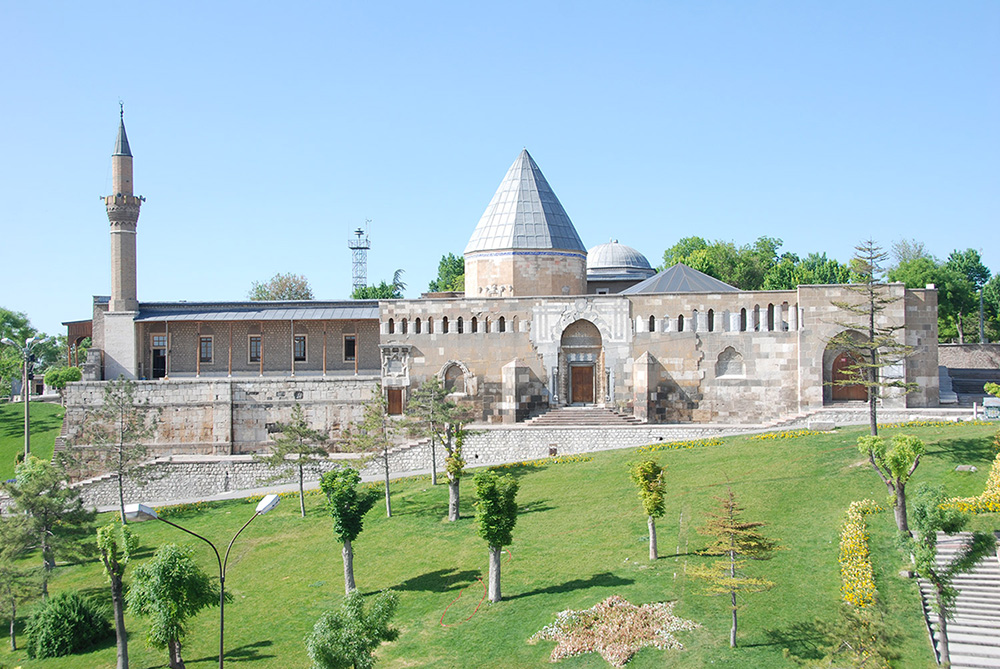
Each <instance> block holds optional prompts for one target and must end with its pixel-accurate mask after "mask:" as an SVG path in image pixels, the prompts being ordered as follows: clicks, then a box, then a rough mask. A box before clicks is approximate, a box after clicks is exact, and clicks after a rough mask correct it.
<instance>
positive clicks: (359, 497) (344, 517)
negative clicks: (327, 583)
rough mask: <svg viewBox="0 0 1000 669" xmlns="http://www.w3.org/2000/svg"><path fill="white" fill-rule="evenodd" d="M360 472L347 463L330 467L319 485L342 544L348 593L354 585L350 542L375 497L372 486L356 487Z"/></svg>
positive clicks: (362, 527) (352, 590)
mask: <svg viewBox="0 0 1000 669" xmlns="http://www.w3.org/2000/svg"><path fill="white" fill-rule="evenodd" d="M360 483H361V475H360V474H358V470H356V469H352V468H350V467H345V468H343V469H334V470H332V471H329V472H327V473H326V474H323V478H321V479H320V481H319V488H320V490H322V491H323V494H324V495H326V508H327V510H328V511H329V512H330V517H331V518H333V531H334V533H335V534H336V535H337V539H339V540H340V542H341V543H342V544H343V545H344V548H343V551H342V554H343V558H344V590H345V592H347V594H350V593H352V592H354V590H356V586H355V585H354V549H353V548H352V546H351V543H352V542H353V541H354V540H355V539H357V538H358V535H359V534H361V530H362V529H364V519H365V514H366V513H368V512H369V511H370V510H371V508H372V507H373V506H375V502H376V501H378V491H377V490H375V489H374V488H359V487H358V484H360Z"/></svg>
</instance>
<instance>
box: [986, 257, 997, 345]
mask: <svg viewBox="0 0 1000 669" xmlns="http://www.w3.org/2000/svg"><path fill="white" fill-rule="evenodd" d="M983 306H984V308H985V318H986V324H985V325H986V333H984V334H986V335H987V336H986V338H985V339H986V340H987V341H997V340H998V339H1000V274H994V275H993V278H992V279H990V280H989V281H987V282H986V285H985V286H983ZM984 343H985V342H984Z"/></svg>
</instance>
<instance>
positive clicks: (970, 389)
mask: <svg viewBox="0 0 1000 669" xmlns="http://www.w3.org/2000/svg"><path fill="white" fill-rule="evenodd" d="M948 374H949V376H951V386H952V388H953V389H954V391H955V393H956V395H957V398H958V406H960V407H971V406H972V405H973V403H975V404H978V405H980V406H982V404H983V398H984V397H986V392H985V391H984V390H983V386H984V385H985V384H986V383H987V382H990V383H1000V369H965V368H961V367H949V368H948Z"/></svg>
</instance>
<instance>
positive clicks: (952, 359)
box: [938, 344, 1000, 369]
mask: <svg viewBox="0 0 1000 669" xmlns="http://www.w3.org/2000/svg"><path fill="white" fill-rule="evenodd" d="M938 360H939V361H940V362H939V364H941V365H943V366H945V367H951V368H953V369H997V368H1000V344H938Z"/></svg>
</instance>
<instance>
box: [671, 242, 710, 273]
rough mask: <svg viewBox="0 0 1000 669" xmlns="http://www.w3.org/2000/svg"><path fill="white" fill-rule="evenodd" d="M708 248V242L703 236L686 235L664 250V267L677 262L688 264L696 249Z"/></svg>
mask: <svg viewBox="0 0 1000 669" xmlns="http://www.w3.org/2000/svg"><path fill="white" fill-rule="evenodd" d="M707 248H708V242H707V241H705V240H704V239H702V238H701V237H684V238H683V239H681V240H680V241H678V242H677V243H676V244H674V245H673V246H671V247H670V248H668V249H667V250H666V251H664V252H663V267H664V269H666V268H668V267H673V266H674V265H676V264H677V263H684V264H685V265H686V264H687V260H688V258H690V257H691V255H692V254H693V253H694V252H695V251H703V250H705V249H707Z"/></svg>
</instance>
